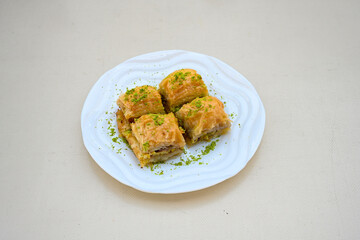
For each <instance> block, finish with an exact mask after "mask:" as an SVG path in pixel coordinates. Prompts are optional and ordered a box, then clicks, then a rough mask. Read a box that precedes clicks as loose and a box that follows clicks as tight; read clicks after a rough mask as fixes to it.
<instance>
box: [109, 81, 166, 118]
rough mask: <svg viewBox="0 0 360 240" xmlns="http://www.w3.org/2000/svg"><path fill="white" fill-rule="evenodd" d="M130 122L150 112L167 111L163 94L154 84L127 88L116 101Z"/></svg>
mask: <svg viewBox="0 0 360 240" xmlns="http://www.w3.org/2000/svg"><path fill="white" fill-rule="evenodd" d="M116 103H117V104H118V105H119V107H120V108H121V110H122V111H123V113H124V116H125V118H126V119H127V120H128V121H129V122H133V120H134V119H135V118H138V117H141V116H142V115H145V114H148V113H165V111H164V106H163V105H162V102H161V96H160V94H159V92H158V91H157V90H156V88H154V87H152V86H147V85H146V86H141V87H136V88H133V89H130V90H127V91H126V92H125V93H124V94H123V95H121V96H120V97H119V99H118V100H117V102H116Z"/></svg>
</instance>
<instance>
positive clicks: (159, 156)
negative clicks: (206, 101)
mask: <svg viewBox="0 0 360 240" xmlns="http://www.w3.org/2000/svg"><path fill="white" fill-rule="evenodd" d="M116 118H117V124H118V129H119V132H120V134H121V135H122V136H123V137H124V138H125V139H126V140H127V141H128V143H129V145H130V147H131V149H132V150H133V151H134V154H135V155H136V157H137V158H138V159H139V161H140V165H141V167H144V166H146V165H147V164H149V163H155V162H159V161H165V160H167V159H169V158H171V157H173V156H175V155H177V154H180V153H182V152H183V149H184V146H185V140H184V137H183V135H182V132H181V130H180V129H179V126H178V122H177V119H176V118H175V116H174V114H173V113H169V114H146V115H143V116H141V117H140V118H138V119H136V120H135V122H134V123H129V121H128V120H127V119H126V117H125V115H124V114H123V113H122V111H121V110H119V111H118V112H117V113H116Z"/></svg>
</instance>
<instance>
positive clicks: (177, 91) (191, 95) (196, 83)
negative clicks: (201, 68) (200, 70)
mask: <svg viewBox="0 0 360 240" xmlns="http://www.w3.org/2000/svg"><path fill="white" fill-rule="evenodd" d="M159 92H160V94H161V95H162V96H163V99H164V102H165V108H166V110H167V111H168V112H176V111H177V110H179V109H180V107H181V106H182V105H183V104H185V103H188V102H191V101H192V100H194V99H195V98H197V97H204V96H207V95H209V92H208V89H207V87H206V85H205V84H204V81H203V80H202V77H201V76H200V75H199V74H197V73H196V71H195V70H193V69H181V70H177V71H175V72H173V73H171V74H169V75H168V76H167V77H166V78H165V79H164V80H162V81H161V83H160V85H159Z"/></svg>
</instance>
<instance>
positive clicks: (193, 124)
mask: <svg viewBox="0 0 360 240" xmlns="http://www.w3.org/2000/svg"><path fill="white" fill-rule="evenodd" d="M176 116H177V118H178V119H179V122H180V124H181V125H182V126H183V127H184V129H185V132H186V135H187V136H188V137H189V138H190V140H191V142H192V143H195V142H197V141H198V140H207V141H208V140H210V139H211V138H213V137H215V136H219V135H221V134H223V133H225V132H226V131H227V130H229V128H230V126H231V121H230V119H229V117H228V115H227V114H226V113H225V111H224V104H223V103H222V102H221V101H220V100H219V99H217V98H216V97H212V96H206V97H203V98H196V99H194V100H193V101H192V102H190V103H188V104H185V105H183V106H182V107H181V108H180V110H179V111H178V112H176Z"/></svg>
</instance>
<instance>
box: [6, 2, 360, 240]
mask: <svg viewBox="0 0 360 240" xmlns="http://www.w3.org/2000/svg"><path fill="white" fill-rule="evenodd" d="M359 7H360V4H359V1H340V0H336V1H333V0H330V1H320V0H319V1H309V0H305V1H257V0H255V1H226V2H225V1H215V0H208V1H196V2H195V1H194V2H193V1H145V0H144V1H137V0H135V1H127V2H122V1H93V0H90V1H57V2H55V1H53V2H51V1H4V0H2V1H1V2H0V81H1V82H0V107H1V119H0V148H1V150H0V159H1V161H0V190H1V193H0V194H1V195H0V238H1V239H120V238H121V239H140V238H141V237H146V239H169V238H171V239H187V238H190V237H191V238H198V239H289V237H290V238H291V239H357V238H360V230H359V228H358V227H359V225H360V210H359V202H360V177H359V172H360V161H359V160H360V159H359V158H360V138H359V135H360V127H359V123H360V111H359V105H360V94H359V93H360V83H359V76H360V68H359V65H360V44H359V42H360V32H359V28H358V23H359V22H360V15H359V14H358V9H359ZM166 49H185V50H190V51H195V52H201V53H204V54H207V55H210V56H214V57H217V58H219V59H220V60H223V61H225V62H226V63H228V64H229V65H231V66H232V67H234V68H235V69H237V70H238V71H239V72H241V73H242V74H243V75H244V76H245V77H247V78H248V79H249V81H250V82H251V83H252V84H253V85H254V86H255V88H256V89H257V91H258V93H259V95H260V97H261V98H262V101H263V103H264V105H265V109H266V112H267V123H266V128H265V134H264V138H263V141H262V144H261V145H260V148H259V150H258V151H257V153H256V154H255V156H254V158H253V159H252V160H251V161H250V163H249V164H248V165H247V167H246V168H245V169H244V170H243V171H242V172H240V174H238V175H237V176H236V177H234V178H232V179H230V180H228V181H226V182H224V183H221V184H219V185H217V186H215V187H212V188H209V189H206V190H202V191H199V192H194V193H187V194H182V195H169V196H162V195H149V194H145V193H141V192H138V191H136V190H133V189H131V188H129V187H126V186H124V185H122V184H120V183H118V182H117V181H116V180H114V179H112V178H111V177H110V176H108V175H107V174H106V173H105V172H104V171H102V170H101V169H100V168H99V167H98V166H97V165H96V163H95V162H94V161H93V160H92V159H91V158H90V156H89V154H88V153H87V151H86V150H85V148H84V146H83V144H82V138H81V133H80V112H81V108H82V105H83V102H84V100H85V98H86V96H87V94H88V92H89V90H90V88H91V87H92V85H93V84H94V83H95V82H96V81H97V79H98V78H99V77H100V76H101V75H102V74H103V73H104V72H105V71H106V70H108V69H110V68H112V67H114V66H115V65H117V64H119V63H120V62H122V61H124V60H126V59H128V58H130V57H133V56H136V55H139V54H142V53H147V52H152V51H158V50H166Z"/></svg>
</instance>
